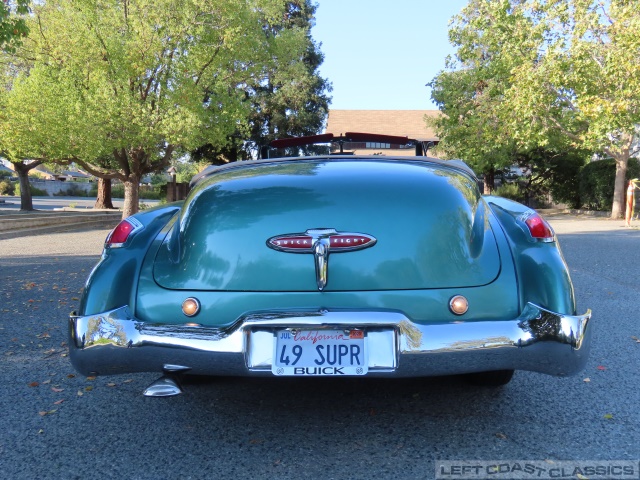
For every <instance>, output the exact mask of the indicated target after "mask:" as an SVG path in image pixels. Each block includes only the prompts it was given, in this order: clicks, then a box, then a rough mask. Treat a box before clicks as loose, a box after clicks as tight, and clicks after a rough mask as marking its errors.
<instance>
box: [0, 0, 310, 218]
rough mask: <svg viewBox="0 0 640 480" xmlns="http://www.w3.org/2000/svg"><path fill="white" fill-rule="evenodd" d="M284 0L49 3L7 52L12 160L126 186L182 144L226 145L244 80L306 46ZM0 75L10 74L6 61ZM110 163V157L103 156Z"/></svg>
mask: <svg viewBox="0 0 640 480" xmlns="http://www.w3.org/2000/svg"><path fill="white" fill-rule="evenodd" d="M285 7H286V5H285V2H283V1H282V0H246V1H243V2H238V1H237V0H216V1H215V2H212V1H210V0H48V1H47V2H46V3H44V4H38V5H35V6H34V7H33V15H32V16H30V17H29V18H28V19H27V26H28V27H29V29H30V31H31V34H30V36H29V37H28V38H26V39H25V40H24V42H23V46H22V47H21V48H19V49H18V50H17V51H16V54H15V55H13V56H12V57H10V58H9V61H11V62H14V64H19V63H20V62H22V64H23V65H26V68H23V69H21V70H20V69H18V70H16V69H13V70H11V73H12V76H11V77H10V79H9V80H6V79H5V82H8V83H10V88H9V89H8V93H7V94H6V95H5V97H6V98H5V99H4V105H3V106H4V107H5V109H6V110H5V114H0V116H1V117H2V118H0V123H3V126H8V125H10V128H9V129H10V132H7V134H6V135H3V134H0V135H2V138H0V142H2V143H3V144H4V145H5V148H6V149H7V150H10V151H11V153H12V155H13V156H15V157H30V158H34V159H43V160H48V161H51V160H53V161H58V162H65V161H73V162H75V163H77V164H78V165H81V166H82V167H83V168H84V169H86V170H87V171H89V172H91V173H93V174H94V175H97V176H100V177H102V178H107V179H118V180H120V181H122V182H123V183H124V184H125V192H126V196H125V209H124V210H125V211H124V215H125V216H126V215H129V214H131V213H134V212H135V211H137V208H138V183H139V181H140V179H141V178H142V176H143V175H145V174H147V173H150V172H154V171H158V170H160V169H162V168H165V167H166V166H168V165H169V164H170V161H171V158H172V155H173V153H174V152H175V151H176V150H178V149H186V150H189V149H193V148H196V147H197V146H199V145H203V144H216V145H220V144H225V143H226V142H227V139H228V137H229V135H230V134H231V133H232V132H235V131H236V130H237V129H238V126H239V125H241V124H242V122H243V120H244V119H245V118H246V117H247V115H248V105H246V103H245V102H243V91H244V87H246V85H247V84H248V83H250V82H253V81H254V79H256V78H261V76H262V75H263V73H264V72H265V71H269V70H270V69H272V68H273V66H274V65H275V64H278V63H280V62H284V63H287V62H289V61H290V59H291V58H296V57H297V56H298V55H299V51H300V50H301V49H304V48H305V45H306V43H305V42H306V34H305V32H304V31H302V30H300V29H295V28H294V29H287V30H286V32H284V31H283V33H282V34H280V35H277V36H273V35H270V34H269V32H270V31H271V29H272V28H274V26H277V25H280V24H282V23H283V22H284V21H285V15H286V9H285ZM5 71H7V69H6V68H5ZM105 158H108V162H105V161H104V159H105Z"/></svg>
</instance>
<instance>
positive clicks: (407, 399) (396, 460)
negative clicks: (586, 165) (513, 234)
mask: <svg viewBox="0 0 640 480" xmlns="http://www.w3.org/2000/svg"><path fill="white" fill-rule="evenodd" d="M550 220H551V222H552V224H553V226H554V227H555V229H556V231H557V232H558V234H559V237H560V240H561V243H562V247H563V251H564V254H565V257H566V260H567V262H568V264H569V266H570V270H571V275H572V277H573V280H574V284H575V288H576V294H577V299H578V304H579V310H580V313H582V312H583V311H584V310H585V309H586V308H592V309H593V322H594V323H593V326H594V343H593V348H592V354H591V357H590V360H589V362H588V365H587V368H586V369H585V371H584V372H583V373H581V374H579V375H578V376H574V377H570V378H556V377H549V376H544V375H541V374H536V373H529V372H517V373H516V375H515V376H514V379H513V381H512V382H511V383H510V384H509V385H507V386H506V387H504V388H503V389H485V388H479V387H472V386H469V385H468V384H466V383H464V382H463V381H461V380H460V379H458V378H451V377H448V378H431V379H407V380H381V379H349V380H344V379H342V380H341V379H317V378H314V379H302V380H300V379H295V380H294V379H229V378H222V379H217V380H212V379H204V380H201V381H198V382H191V384H189V385H187V387H186V392H185V394H184V395H181V396H178V397H172V398H164V399H160V398H146V397H143V396H142V395H141V391H142V390H143V389H144V388H145V387H146V386H147V385H148V384H149V383H150V382H152V381H153V380H154V379H155V378H156V377H157V375H155V374H136V375H124V376H112V377H98V378H87V377H84V376H81V375H78V374H76V373H75V372H74V371H73V369H72V367H71V365H70V363H69V360H68V358H67V344H66V342H67V331H66V329H67V320H66V318H67V314H68V313H69V311H71V310H73V309H75V308H76V307H77V305H78V299H79V297H80V292H81V289H82V286H83V283H84V281H85V278H86V276H87V275H88V273H89V271H90V269H91V268H92V266H93V265H94V264H95V262H96V261H97V260H98V257H99V254H100V250H101V245H102V242H103V240H104V238H105V235H106V233H107V232H106V231H104V230H99V231H92V232H79V233H57V234H51V235H40V236H37V237H31V238H29V239H25V238H18V239H12V240H1V241H0V282H1V293H0V295H1V297H0V302H1V303H0V338H1V343H0V382H1V384H2V385H3V387H2V392H3V393H2V395H0V411H1V412H2V415H0V432H1V433H0V465H1V468H0V470H1V471H2V476H3V478H7V479H33V478H39V479H47V478H51V479H67V478H69V479H74V478H131V479H138V478H141V479H147V478H148V479H164V478H166V479H174V478H194V479H199V478H225V479H227V478H252V479H253V478H257V479H263V478H264V479H273V478H286V479H300V478H323V479H371V478H379V479H387V478H393V479H415V478H433V477H434V474H435V470H434V469H435V465H436V461H438V460H463V459H467V460H536V461H546V462H547V463H550V464H552V463H553V462H557V461H561V460H635V461H636V465H637V462H638V459H640V411H639V408H638V406H639V405H640V389H639V388H638V385H639V384H640V368H639V366H640V361H639V357H640V341H639V340H638V339H639V338H640V313H639V312H640V282H638V266H639V265H640V262H639V257H640V231H639V230H637V229H625V228H623V227H622V222H620V221H617V222H613V221H609V220H606V219H594V218H578V217H567V216H552V217H550ZM114 288H117V286H114ZM570 478H572V477H570ZM636 478H637V477H636Z"/></svg>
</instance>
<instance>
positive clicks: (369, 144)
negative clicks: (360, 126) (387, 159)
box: [367, 142, 391, 148]
mask: <svg viewBox="0 0 640 480" xmlns="http://www.w3.org/2000/svg"><path fill="white" fill-rule="evenodd" d="M367 148H391V145H390V144H388V143H379V142H367Z"/></svg>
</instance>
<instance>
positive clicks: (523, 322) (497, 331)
mask: <svg viewBox="0 0 640 480" xmlns="http://www.w3.org/2000/svg"><path fill="white" fill-rule="evenodd" d="M590 318H591V311H587V313H585V314H584V315H561V314H558V313H554V312H550V311H548V310H545V309H543V308H541V307H538V306H536V305H533V304H531V303H528V304H527V305H526V307H525V308H524V310H523V312H522V313H521V314H520V316H518V318H515V319H512V320H495V321H466V322H464V321H456V322H453V323H440V324H418V323H415V322H412V321H411V320H409V319H408V318H407V317H406V316H405V315H403V314H402V313H401V312H398V311H360V310H359V311H351V310H349V311H344V310H331V311H329V310H319V311H275V312H255V313H251V314H248V315H244V316H243V317H241V318H239V319H238V321H237V322H236V323H235V324H234V325H233V326H231V327H230V328H227V329H217V328H211V327H204V326H186V325H162V324H149V323H146V322H141V321H139V320H137V319H136V318H134V316H133V315H132V313H131V311H130V309H129V307H127V306H124V307H121V308H118V309H116V310H112V311H109V312H105V313H101V314H96V315H88V316H71V317H70V320H69V326H70V340H71V341H70V357H71V361H72V363H73V365H74V366H75V368H76V369H77V370H78V371H79V372H81V373H84V374H89V373H96V374H101V375H106V374H116V373H131V372H143V371H149V372H154V371H156V372H161V371H163V368H165V366H166V365H167V364H173V365H180V366H181V368H189V369H190V373H193V374H200V375H234V376H251V375H263V376H270V375H272V373H271V363H272V357H273V341H274V332H275V331H276V330H281V329H283V328H285V329H286V328H290V329H313V330H322V329H325V328H358V329H363V330H364V331H365V332H366V335H367V338H368V343H369V353H370V356H369V373H368V375H369V376H389V377H421V376H433V375H453V374H462V373H472V372H480V371H490V370H508V369H515V370H530V371H535V372H541V373H546V374H550V375H571V374H574V373H577V372H579V371H580V370H582V369H583V368H584V365H585V364H586V361H587V357H588V354H589V347H590V337H591V328H589V322H590Z"/></svg>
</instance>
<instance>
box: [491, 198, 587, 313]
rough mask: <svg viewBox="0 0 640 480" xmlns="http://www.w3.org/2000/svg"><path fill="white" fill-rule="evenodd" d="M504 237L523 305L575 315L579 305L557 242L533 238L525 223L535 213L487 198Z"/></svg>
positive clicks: (508, 202)
mask: <svg viewBox="0 0 640 480" xmlns="http://www.w3.org/2000/svg"><path fill="white" fill-rule="evenodd" d="M483 198H484V200H485V201H486V202H487V204H488V205H489V207H490V208H491V210H492V212H493V213H494V214H495V216H496V218H497V219H498V221H499V223H500V226H501V227H502V231H503V232H504V234H505V237H506V239H507V242H508V244H509V247H510V249H511V254H512V255H513V260H514V266H515V269H516V272H517V278H518V294H519V296H520V304H521V305H526V304H527V302H531V303H533V304H535V305H540V306H543V307H544V308H547V309H549V310H551V311H554V312H558V313H562V314H567V315H575V314H576V303H575V296H574V291H573V285H572V283H571V278H570V276H569V269H568V267H567V264H566V262H565V260H564V257H563V255H562V251H561V250H560V245H559V244H558V240H557V238H556V236H555V234H553V236H552V238H549V239H545V240H544V241H542V240H540V239H536V238H533V237H532V235H531V233H530V232H529V228H528V227H527V225H526V223H525V222H524V219H525V218H526V217H527V216H528V215H531V214H532V213H534V211H533V210H532V209H531V208H529V207H527V206H525V205H522V204H520V203H517V202H514V201H512V200H508V199H505V198H501V197H495V196H490V195H488V196H484V197H483Z"/></svg>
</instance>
